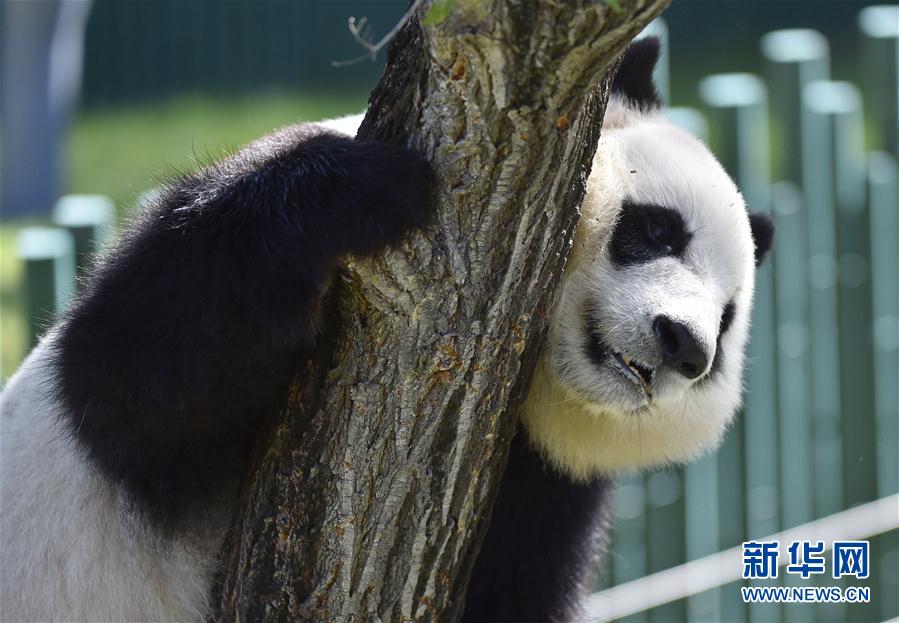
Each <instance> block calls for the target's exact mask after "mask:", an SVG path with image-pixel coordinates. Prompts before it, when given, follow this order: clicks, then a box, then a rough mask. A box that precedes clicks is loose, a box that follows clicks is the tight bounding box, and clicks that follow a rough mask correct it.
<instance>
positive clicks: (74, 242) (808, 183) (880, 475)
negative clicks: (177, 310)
mask: <svg viewBox="0 0 899 623" xmlns="http://www.w3.org/2000/svg"><path fill="white" fill-rule="evenodd" d="M897 25H899V9H897V8H896V7H888V6H883V7H869V8H866V9H864V10H863V11H861V13H860V15H859V21H858V25H857V31H858V43H859V45H860V46H862V47H863V50H864V53H863V57H862V60H863V67H860V68H859V72H858V75H859V76H860V78H861V80H862V81H861V83H860V84H859V85H854V84H850V83H847V82H836V81H831V80H830V74H829V67H830V59H829V57H828V55H829V51H828V42H827V41H826V39H825V38H824V37H823V36H822V35H821V34H819V33H817V32H814V31H810V30H783V31H776V32H772V33H769V34H767V35H765V36H764V37H763V38H762V40H761V42H760V54H761V55H762V57H763V58H764V61H765V66H766V71H765V73H764V75H762V76H756V75H750V74H717V75H713V76H708V77H706V78H704V79H703V80H702V81H701V82H700V83H699V85H698V87H699V94H700V98H701V101H702V102H703V104H704V109H703V110H702V111H699V110H694V109H685V108H670V109H669V110H668V112H669V114H670V116H671V118H672V120H674V121H675V123H678V124H679V125H681V126H683V127H685V128H686V129H688V130H689V131H691V132H693V133H695V134H697V135H699V136H700V137H702V138H704V139H706V140H708V141H709V142H710V144H711V146H712V148H713V150H714V151H715V152H716V153H717V154H718V156H719V158H720V159H721V161H722V163H723V164H724V166H725V167H726V168H727V169H728V170H729V171H730V172H731V174H732V175H733V176H734V177H735V178H736V180H737V182H738V184H739V185H740V187H741V188H742V190H743V193H744V195H745V197H746V199H747V203H748V204H749V205H750V206H751V208H752V209H753V210H760V211H766V212H770V213H771V214H773V216H774V218H775V221H776V224H777V235H776V238H775V248H774V253H773V259H772V261H771V262H769V263H767V264H766V265H765V266H763V267H762V268H761V269H760V271H759V275H758V284H757V292H756V306H755V312H754V319H753V329H752V338H751V343H750V347H749V365H748V373H747V385H748V389H747V392H746V401H745V407H744V409H743V413H742V414H741V416H740V418H739V419H738V421H737V423H736V424H735V425H734V426H733V429H732V430H731V431H730V433H729V434H728V436H727V440H726V442H725V443H724V446H723V447H722V448H721V450H720V451H719V452H718V453H716V454H714V455H712V456H709V457H706V458H704V459H703V460H701V461H699V462H697V463H695V464H692V465H689V466H687V467H684V468H680V469H672V470H667V471H659V472H655V473H651V474H646V475H643V476H639V477H633V478H628V479H625V480H623V481H622V482H621V483H620V486H619V487H618V491H617V499H616V515H617V517H616V522H615V528H614V536H613V541H612V545H611V549H610V554H609V556H608V557H607V562H606V567H607V569H608V571H607V572H606V574H605V577H604V579H603V586H606V587H608V586H613V585H622V584H624V583H627V582H631V581H637V580H640V579H641V578H644V577H645V576H647V575H650V574H653V573H656V572H660V571H663V570H665V569H670V568H672V567H676V566H677V565H682V564H684V563H687V562H689V561H696V560H700V559H705V557H709V556H712V555H714V554H716V553H717V552H723V551H726V550H730V548H734V547H739V546H740V544H741V543H742V542H743V541H745V540H748V539H759V538H763V537H766V536H768V535H772V534H774V533H776V532H778V531H782V530H785V529H789V528H793V527H795V526H799V525H805V524H807V522H810V521H812V520H815V519H818V518H821V517H825V516H830V515H833V514H834V513H838V512H840V511H843V510H845V509H849V508H852V507H857V506H859V505H862V504H865V503H868V502H872V501H875V500H878V499H879V500H881V501H883V500H886V501H887V502H888V503H892V502H891V500H892V498H890V497H889V496H891V495H894V494H896V493H897V491H899V458H897V454H899V286H897V279H899V252H897V244H899V217H897V212H899V207H897V202H899V200H897V166H896V158H897V155H899V143H897V116H899V113H897V89H899V87H897V58H899V37H897V35H899V33H897V30H899V26H897ZM847 27H848V26H847ZM853 27H855V26H853ZM650 30H651V31H652V32H654V33H656V34H659V35H662V38H663V40H666V41H667V36H666V30H665V25H664V23H662V22H661V21H657V22H655V23H654V24H653V25H652V26H651V27H650ZM674 61H675V62H676V59H674ZM668 63H669V58H668V54H667V52H666V53H665V54H664V56H663V59H662V62H661V63H660V65H659V72H660V75H659V82H660V85H661V91H662V93H663V95H665V96H667V93H668V87H667V85H668V70H667V68H668ZM868 93H871V94H872V96H871V97H870V98H866V97H865V96H866V95H867V94H868ZM866 115H867V117H866ZM866 135H867V136H868V137H869V138H868V140H867V141H866V138H865V137H866ZM871 149H874V150H875V151H869V150H871ZM54 218H55V221H56V223H57V224H58V225H59V227H57V228H54V229H48V228H29V229H26V230H23V232H22V233H21V236H20V254H21V257H22V258H23V260H24V261H25V263H26V267H27V268H26V277H27V278H26V285H25V292H24V295H25V298H26V300H27V309H28V313H29V315H30V318H31V323H30V327H31V335H32V343H34V340H35V339H36V337H37V335H38V334H39V333H40V331H41V330H42V328H43V327H45V326H46V324H47V323H48V322H49V319H50V318H51V317H52V315H53V313H54V312H56V311H57V310H58V309H59V308H60V307H61V306H62V305H63V304H64V301H65V299H66V297H67V296H68V295H69V294H70V293H71V292H72V291H74V283H75V282H74V275H75V273H76V269H75V267H76V266H78V267H83V266H84V265H85V263H86V262H87V261H88V259H87V258H89V256H90V254H91V253H93V252H94V250H95V249H96V247H97V245H98V244H99V243H101V242H102V241H104V240H105V238H106V235H107V232H108V228H109V226H110V225H111V223H112V221H113V210H112V208H111V205H110V204H109V203H108V202H107V201H106V200H104V199H103V198H102V197H93V196H78V197H67V198H64V199H63V200H62V201H61V202H60V204H59V206H58V207H57V210H56V211H55V215H54ZM76 258H77V262H76ZM873 508H875V507H874V506H863V507H861V509H862V510H864V511H865V512H868V511H867V509H873ZM876 508H877V509H879V511H878V512H880V513H881V514H882V513H883V512H884V511H883V509H884V508H886V509H887V511H886V512H887V514H889V513H890V507H889V506H886V507H884V504H883V503H881V504H880V506H877V507H876ZM893 511H894V516H893V519H895V520H896V521H894V523H893V526H894V527H893V529H892V530H890V531H887V532H882V533H880V534H876V535H871V538H870V541H871V553H872V557H873V560H872V564H871V577H870V579H869V580H867V581H866V585H869V586H871V588H872V593H873V598H872V601H871V603H869V604H853V605H826V606H814V607H813V606H798V605H790V606H778V605H765V606H759V605H754V606H752V607H751V608H750V607H747V606H746V605H745V604H744V603H743V602H742V600H741V597H740V593H739V590H738V588H737V587H738V585H739V584H738V583H728V584H725V585H723V586H717V587H714V588H711V589H710V590H703V591H701V592H696V593H694V594H690V595H689V596H687V597H686V598H679V599H677V600H671V601H667V602H666V603H660V604H658V605H656V606H654V607H652V608H651V609H648V610H644V611H635V612H633V613H632V614H630V615H629V616H627V617H626V620H627V621H632V622H639V621H683V620H691V621H728V622H730V621H733V622H738V621H780V620H783V621H807V620H809V619H811V618H814V619H816V620H822V621H879V620H885V619H888V618H891V617H896V616H899V589H897V587H899V531H897V530H896V529H895V524H896V522H899V517H896V516H899V508H894V509H893ZM871 512H874V511H871ZM856 516H864V514H862V515H840V516H839V517H846V518H849V517H856ZM888 519H889V518H888ZM848 520H849V519H846V521H848ZM864 536H868V535H864ZM737 564H738V563H737ZM780 582H781V583H782V584H784V585H788V584H790V583H794V584H795V583H797V582H796V581H795V580H794V579H793V578H792V577H791V576H787V577H781V579H780ZM798 583H800V584H801V583H802V582H801V581H799V582H798ZM819 584H822V585H824V584H829V585H832V584H834V581H831V580H826V579H824V580H820V581H819ZM647 586H648V585H647ZM646 596H647V603H649V602H651V601H653V600H652V599H651V597H652V595H649V594H647V595H646ZM655 601H658V599H655ZM632 610H639V609H632Z"/></svg>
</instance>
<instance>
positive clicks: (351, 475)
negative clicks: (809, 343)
mask: <svg viewBox="0 0 899 623" xmlns="http://www.w3.org/2000/svg"><path fill="white" fill-rule="evenodd" d="M607 2H608V4H606V3H603V2H591V1H577V2H575V1H570V2H537V1H534V0H532V1H523V0H519V1H513V0H491V1H490V2H487V1H486V0H484V1H482V0H456V1H455V3H454V4H453V5H452V6H453V8H452V11H451V13H450V15H449V17H447V18H446V19H444V20H443V21H441V22H440V23H437V24H432V25H428V26H420V25H419V21H418V17H417V16H413V17H412V19H411V20H410V22H409V23H408V24H407V25H406V26H405V27H404V28H403V30H402V31H401V32H400V33H399V35H398V36H397V38H396V39H395V40H394V42H393V43H392V45H391V48H390V51H389V53H388V64H387V68H386V70H385V72H384V75H383V77H382V79H381V82H380V84H379V85H378V87H377V88H376V89H375V91H374V92H373V94H372V97H371V104H370V108H369V112H368V115H367V116H366V119H365V122H364V123H363V126H362V128H361V130H360V135H361V136H365V137H375V138H378V139H381V140H394V141H406V142H407V143H408V144H410V145H412V146H414V147H415V148H417V149H419V150H421V151H422V152H423V153H424V154H426V156H427V157H428V158H429V159H430V161H431V162H432V163H433V165H434V168H435V170H436V172H437V219H436V223H435V225H434V226H433V227H431V228H430V229H429V230H428V231H426V232H423V233H421V234H419V235H416V236H414V237H413V238H412V239H411V240H409V241H408V242H407V243H405V244H404V245H403V247H402V248H401V249H399V250H396V251H390V252H388V253H386V254H385V255H384V256H383V257H381V258H380V259H378V260H376V261H367V262H361V261H359V262H355V261H352V260H350V261H349V262H348V265H347V267H346V269H345V270H344V271H342V272H341V273H340V275H339V277H338V278H336V279H335V287H333V288H332V296H331V298H332V299H333V304H332V305H330V306H326V308H327V309H330V310H332V311H331V312H330V313H329V315H330V316H331V317H332V318H333V320H332V322H331V324H332V325H333V327H332V330H331V331H329V332H328V333H329V334H330V335H331V337H328V336H327V335H326V336H323V337H322V340H321V347H320V348H319V349H318V350H319V353H318V355H317V356H318V359H317V360H315V361H311V362H309V363H307V364H306V366H305V368H304V370H303V371H302V372H301V373H300V374H299V375H298V377H297V381H296V382H295V384H294V391H293V395H292V396H291V399H290V402H289V405H288V407H287V409H286V411H285V412H284V413H283V414H281V415H279V416H278V418H277V422H276V424H275V425H274V427H273V431H272V433H271V435H270V436H269V437H268V438H266V439H265V440H263V441H262V442H261V443H262V444H263V445H264V448H262V449H261V451H260V452H259V459H258V461H257V464H256V467H255V471H254V474H253V475H252V476H251V477H250V478H249V479H248V482H247V483H246V484H245V489H244V492H243V496H242V501H241V504H242V508H241V510H240V512H239V516H238V517H237V518H236V520H235V524H234V526H233V530H232V534H231V535H230V537H229V538H228V543H227V544H226V547H225V550H224V554H223V555H224V560H225V570H224V575H223V578H222V579H223V582H222V587H221V595H220V603H219V613H218V614H219V617H220V618H221V619H224V620H243V621H259V620H304V621H306V620H312V621H378V620H380V621H407V620H416V621H417V620H435V621H450V620H454V619H455V618H458V616H459V614H460V608H461V605H462V603H463V599H464V595H465V589H466V585H467V581H468V577H469V574H470V572H471V568H472V565H473V563H474V560H475V556H476V554H477V550H478V546H479V543H480V541H481V538H482V537H483V534H484V531H485V530H486V527H487V522H488V519H489V514H490V508H491V505H492V502H493V499H494V497H495V494H496V491H497V487H498V484H499V480H500V476H501V474H502V470H503V467H504V464H505V460H506V454H507V450H508V446H509V441H510V439H511V435H512V433H513V432H514V427H515V423H516V421H517V417H518V414H517V407H518V405H519V404H520V403H521V400H522V399H523V397H524V394H525V392H526V390H527V386H528V383H529V380H530V376H531V372H532V369H533V364H534V362H535V361H536V356H537V354H538V352H539V350H540V348H541V346H542V342H543V339H544V334H545V329H546V326H547V320H548V316H549V313H550V310H551V309H552V307H553V302H554V298H555V292H556V289H557V286H558V284H559V280H560V276H561V271H562V268H563V267H564V265H565V260H566V258H567V255H568V251H569V248H570V242H571V234H572V230H573V228H574V226H575V224H576V220H577V207H578V205H579V203H580V201H581V200H582V198H583V195H584V188H585V181H586V178H587V175H588V173H589V171H590V165H591V162H592V158H593V155H594V152H595V149H596V144H597V140H598V136H599V129H600V125H601V119H602V114H603V111H604V107H605V101H606V98H607V97H608V87H609V82H610V76H611V73H612V69H613V68H614V66H615V62H616V59H617V57H618V56H619V55H620V53H621V52H622V51H623V49H624V47H625V46H626V45H627V43H628V42H629V41H630V40H631V38H632V37H633V36H634V35H635V34H636V33H638V32H639V31H640V29H641V28H642V27H643V26H644V25H645V24H646V23H647V22H648V21H650V20H651V19H652V18H653V17H654V16H655V15H657V14H658V13H659V12H660V11H661V9H662V8H663V7H664V6H665V5H666V4H667V0H621V2H620V7H619V6H618V2H612V1H611V0H607ZM613 5H614V6H613ZM396 173H397V175H398V176H402V175H403V172H402V171H397V172H396ZM522 547H527V544H522Z"/></svg>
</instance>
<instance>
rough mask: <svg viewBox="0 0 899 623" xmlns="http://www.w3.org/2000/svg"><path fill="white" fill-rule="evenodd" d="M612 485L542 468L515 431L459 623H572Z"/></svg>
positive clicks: (591, 569)
mask: <svg viewBox="0 0 899 623" xmlns="http://www.w3.org/2000/svg"><path fill="white" fill-rule="evenodd" d="M611 491H612V484H611V481H610V480H608V479H606V478H602V477H596V478H595V479H593V480H591V481H589V482H584V483H576V482H573V481H572V480H571V479H570V478H568V477H567V476H564V475H561V474H559V473H557V472H555V471H554V470H553V469H551V468H549V467H547V466H546V464H545V463H544V462H543V460H542V459H541V458H540V456H539V455H538V454H537V452H536V451H535V450H534V449H532V448H531V447H529V445H528V442H527V438H526V433H525V432H524V431H523V430H520V431H519V432H518V434H517V435H516V436H515V438H514V439H513V440H512V448H511V450H510V455H509V463H508V466H507V467H506V471H505V473H504V474H503V481H502V484H501V485H500V492H499V497H498V498H497V500H496V503H495V505H494V507H493V514H492V516H491V518H490V528H489V530H488V532H487V536H486V538H485V539H484V544H483V546H482V547H481V551H480V554H479V557H478V560H477V563H476V564H475V568H474V571H473V572H472V577H471V582H470V583H469V585H468V594H467V596H466V599H465V613H464V615H463V617H462V620H463V622H465V623H555V622H562V621H568V620H570V618H571V616H572V615H574V614H575V613H576V611H577V606H578V603H579V601H580V598H581V597H582V596H583V595H584V593H585V592H588V591H589V590H590V588H591V586H592V583H591V581H592V579H593V578H594V576H595V574H596V572H597V570H598V567H599V556H600V554H601V551H602V549H603V547H604V546H605V542H604V539H605V534H606V529H607V527H608V522H609V517H608V515H609V506H610V497H611Z"/></svg>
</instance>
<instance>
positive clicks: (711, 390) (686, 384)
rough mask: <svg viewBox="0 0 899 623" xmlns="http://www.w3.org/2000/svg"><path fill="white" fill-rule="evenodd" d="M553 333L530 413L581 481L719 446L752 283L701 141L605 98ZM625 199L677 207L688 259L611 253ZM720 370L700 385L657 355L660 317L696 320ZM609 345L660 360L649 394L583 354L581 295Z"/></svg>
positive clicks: (733, 397) (730, 203)
mask: <svg viewBox="0 0 899 623" xmlns="http://www.w3.org/2000/svg"><path fill="white" fill-rule="evenodd" d="M606 119H607V122H606V124H605V125H604V127H603V133H602V139H601V141H600V145H599V149H598V150H597V156H596V159H595V160H594V163H593V171H592V173H591V176H590V181H589V184H588V189H587V196H586V198H585V200H584V204H583V206H582V214H581V220H580V223H579V225H578V230H577V233H576V235H575V245H574V248H573V250H572V256H571V259H570V261H569V265H568V267H567V268H566V274H565V278H564V282H563V285H562V293H561V296H560V300H559V303H558V308H557V310H556V313H555V314H554V317H553V323H552V325H551V329H550V337H549V341H548V346H547V348H546V351H545V352H544V353H543V356H542V358H541V362H540V364H539V367H538V370H537V373H536V377H535V381H534V383H533V384H532V386H531V391H530V394H529V396H528V400H527V402H526V405H525V409H524V417H523V419H524V424H525V426H526V428H527V431H528V436H529V438H530V440H531V442H532V443H533V444H534V445H535V446H536V447H537V448H538V449H540V450H541V451H542V452H543V454H544V456H545V457H546V458H548V459H549V460H550V461H551V462H552V463H553V464H555V465H556V466H557V467H558V468H560V469H561V470H563V471H565V472H566V473H569V474H570V475H572V476H574V477H575V478H587V477H589V476H591V475H593V474H596V473H614V472H617V471H621V470H630V469H639V468H646V467H652V466H657V465H663V464H666V463H671V462H679V461H686V460H690V459H693V458H695V457H697V456H699V455H700V454H702V453H703V452H706V451H708V450H710V449H713V448H715V447H716V446H717V445H718V444H719V443H720V441H721V438H722V436H723V434H724V431H725V430H726V428H727V426H728V424H729V423H730V421H731V419H732V418H733V416H734V413H735V412H736V410H737V408H738V406H739V403H740V394H741V376H742V366H743V351H744V349H745V344H746V339H747V333H748V324H749V313H750V307H751V301H752V291H753V283H754V278H755V277H754V275H755V271H754V257H753V243H752V235H751V231H750V227H749V218H748V214H747V212H746V207H745V205H744V202H743V199H742V197H741V196H740V193H739V192H738V191H737V189H736V187H735V186H734V184H733V182H732V181H731V179H730V178H729V177H728V175H727V174H726V173H725V172H724V170H723V169H722V168H721V166H720V165H719V164H718V162H717V161H716V160H715V158H714V157H713V156H712V154H711V153H710V152H709V151H708V149H707V148H706V147H705V146H704V145H703V144H702V143H700V142H699V141H698V140H696V139H695V138H693V137H692V136H690V135H688V134H687V133H685V132H683V131H682V130H680V129H678V128H676V127H675V126H673V125H671V124H670V123H669V122H668V121H667V120H666V119H665V117H664V116H663V115H662V114H661V113H659V112H649V113H647V112H640V111H637V110H635V109H632V108H629V107H627V106H625V105H624V103H623V102H622V101H621V100H620V99H617V98H616V99H613V100H612V101H611V102H610V107H609V111H608V113H607V117H606ZM626 199H629V200H631V201H634V202H637V203H649V204H655V205H661V206H665V207H668V208H673V209H676V210H678V211H679V212H680V213H681V215H682V216H683V217H684V220H685V222H686V225H687V229H688V230H689V231H691V232H693V237H692V240H691V241H690V243H689V245H688V246H687V250H686V253H685V255H684V257H683V258H682V259H681V258H674V257H666V258H662V259H658V260H654V261H651V262H647V263H644V264H637V265H632V266H626V267H617V266H615V265H614V264H613V263H612V262H611V259H610V257H609V254H608V251H607V248H606V247H607V242H608V240H609V237H610V234H611V231H612V228H611V226H610V223H612V222H614V219H615V217H616V215H617V212H618V211H619V210H620V208H621V205H622V203H623V202H624V201H625V200H626ZM731 300H733V301H734V302H735V303H736V315H735V317H734V320H733V322H732V325H731V328H730V329H729V331H728V332H727V333H726V334H725V335H724V337H723V339H722V344H721V347H722V348H723V349H724V350H725V356H724V358H723V361H722V367H721V369H720V370H719V371H718V372H717V373H716V374H715V375H714V376H713V377H710V378H709V379H706V380H705V381H704V382H703V383H697V381H692V380H688V379H687V378H685V377H683V376H682V375H680V374H677V373H676V372H675V371H673V370H670V369H667V368H666V367H664V366H662V365H661V353H660V349H659V346H658V343H657V340H656V339H655V337H654V336H653V332H652V321H653V319H654V318H655V317H656V316H658V315H665V316H668V317H669V318H672V319H673V320H676V321H678V322H681V323H683V324H685V325H686V326H688V327H689V328H690V330H691V332H692V333H693V334H694V335H695V336H696V337H697V339H698V341H699V342H700V343H701V344H703V345H704V347H705V349H706V351H707V352H708V353H710V357H709V366H711V362H712V358H713V357H714V353H715V343H716V339H717V335H718V327H719V323H720V319H721V314H722V311H723V308H724V306H725V305H726V304H727V303H728V302H729V301H731ZM587 304H590V306H591V309H592V310H594V313H595V314H596V315H597V316H598V317H597V318H595V319H594V320H595V322H596V325H597V326H596V329H598V331H599V333H600V334H601V335H602V336H603V339H604V341H605V342H606V343H607V344H608V345H609V346H610V347H611V348H612V349H613V350H615V351H617V352H619V353H624V354H626V355H628V356H630V357H632V358H633V359H634V360H636V361H638V362H640V363H641V364H645V365H647V366H649V367H652V368H654V369H655V372H654V377H653V393H652V398H651V399H647V398H646V396H645V395H644V394H643V393H642V392H638V391H636V390H635V387H634V384H633V383H631V382H630V381H628V380H627V379H626V378H625V377H624V376H623V375H622V374H621V372H620V371H619V370H618V369H617V368H616V367H615V366H614V364H611V363H610V364H609V366H604V367H602V368H599V367H597V365H596V364H595V363H594V362H592V361H591V360H590V359H589V357H588V355H587V353H586V352H585V348H584V345H585V342H586V322H587V320H586V318H585V314H584V309H585V305H587Z"/></svg>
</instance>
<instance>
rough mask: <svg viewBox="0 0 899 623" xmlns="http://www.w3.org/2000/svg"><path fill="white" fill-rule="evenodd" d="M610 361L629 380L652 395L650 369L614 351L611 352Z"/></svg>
mask: <svg viewBox="0 0 899 623" xmlns="http://www.w3.org/2000/svg"><path fill="white" fill-rule="evenodd" d="M612 359H613V361H614V362H615V363H616V364H617V366H618V368H619V369H620V370H621V371H622V372H623V373H624V375H625V376H626V377H627V378H628V379H629V380H631V381H633V382H634V383H636V384H637V385H639V386H640V387H641V388H642V389H643V391H645V392H646V393H647V394H649V395H652V369H651V368H647V367H646V366H643V365H640V364H639V363H637V362H636V361H634V360H633V359H631V358H630V357H628V356H627V355H623V354H621V353H616V352H614V351H613V352H612Z"/></svg>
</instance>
